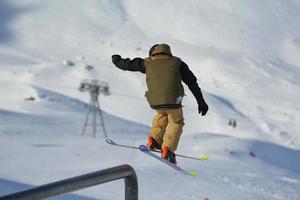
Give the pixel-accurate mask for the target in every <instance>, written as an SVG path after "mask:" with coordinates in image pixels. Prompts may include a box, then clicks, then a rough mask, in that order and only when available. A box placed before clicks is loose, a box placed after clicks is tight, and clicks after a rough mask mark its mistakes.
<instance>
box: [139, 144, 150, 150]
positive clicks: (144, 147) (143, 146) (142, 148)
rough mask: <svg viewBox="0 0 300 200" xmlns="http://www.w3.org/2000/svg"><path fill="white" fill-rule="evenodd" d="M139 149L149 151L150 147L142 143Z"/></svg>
mask: <svg viewBox="0 0 300 200" xmlns="http://www.w3.org/2000/svg"><path fill="white" fill-rule="evenodd" d="M139 150H141V151H149V149H148V147H146V146H145V145H140V146H139Z"/></svg>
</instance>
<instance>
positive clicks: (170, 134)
mask: <svg viewBox="0 0 300 200" xmlns="http://www.w3.org/2000/svg"><path fill="white" fill-rule="evenodd" d="M156 112H157V114H156V116H155V117H154V118H153V121H152V127H151V130H150V134H149V135H150V136H151V137H153V138H154V139H155V140H156V141H157V142H158V143H159V144H161V145H162V147H168V149H169V150H170V151H172V152H175V151H176V149H177V146H178V142H179V139H180V136H181V134H182V130H183V126H184V119H183V113H182V108H174V109H159V110H156Z"/></svg>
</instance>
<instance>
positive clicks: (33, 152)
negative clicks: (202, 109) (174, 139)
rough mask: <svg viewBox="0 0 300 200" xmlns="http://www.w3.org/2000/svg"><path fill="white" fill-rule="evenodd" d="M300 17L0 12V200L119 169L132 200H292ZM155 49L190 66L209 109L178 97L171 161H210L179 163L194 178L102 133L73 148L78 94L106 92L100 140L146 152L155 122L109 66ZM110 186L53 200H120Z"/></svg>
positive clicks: (67, 8) (196, 9) (248, 9)
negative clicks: (105, 86)
mask: <svg viewBox="0 0 300 200" xmlns="http://www.w3.org/2000/svg"><path fill="white" fill-rule="evenodd" d="M299 11H300V3H299V1H297V0H278V1H271V0H265V1H259V0H245V1H238V0H232V1H226V2H225V1H206V0H201V1H199V0H197V1H196V0H187V1H184V2H183V1H180V0H172V1H171V0H165V1H150V0H140V1H138V3H137V1H134V0H125V1H120V0H101V1H96V0H86V1H79V0H72V1H71V0H65V1H58V0H53V1H37V0H10V1H8V0H2V1H0V72H1V73H0V146H1V151H0V195H2V194H6V193H9V192H12V191H17V190H19V189H18V188H20V187H21V186H22V185H23V186H22V187H21V188H24V187H25V186H24V184H25V185H27V186H28V185H39V184H43V183H48V182H51V181H56V180H59V179H63V178H68V177H71V176H75V175H79V174H83V173H88V172H91V171H95V170H99V169H104V168H107V167H112V166H115V165H119V164H123V163H129V164H131V165H132V166H133V167H134V168H135V169H136V171H137V174H138V179H139V188H140V192H139V194H140V199H145V200H146V199H162V198H170V199H175V200H176V199H180V200H182V199H203V198H204V197H208V198H209V199H291V200H294V199H295V200H296V199H299V198H300V193H299V188H300V154H299V153H300V150H299V149H300V136H299V134H298V133H299V128H300V125H299V123H298V122H299V120H300V117H299V114H298V113H299V111H300V106H299V103H298V102H299V101H300V95H299V94H300V93H299V92H300V79H299V77H300V68H299V66H300V59H299V56H298V55H299V53H300V24H299V23H298V20H297V19H299V18H300V12H299ZM161 42H166V43H169V44H170V45H171V47H172V51H173V54H174V55H177V56H179V57H181V58H182V59H183V60H184V61H185V62H186V63H187V64H188V65H189V66H190V68H191V70H192V71H193V72H194V73H195V75H196V76H197V78H198V83H199V85H200V87H201V88H202V90H203V93H204V97H205V99H206V100H207V102H208V104H209V106H210V111H209V113H208V114H207V116H205V117H201V116H199V115H198V114H197V105H196V102H195V100H194V98H193V96H192V94H191V92H189V91H188V88H186V93H187V96H186V97H185V99H184V115H185V120H186V126H185V131H184V134H183V136H182V140H181V143H180V146H179V148H178V152H181V153H184V154H188V155H193V156H197V155H200V154H208V155H209V156H210V160H209V161H208V162H197V161H189V160H183V159H178V160H179V163H180V165H181V166H182V167H184V168H186V169H189V170H191V171H196V172H198V173H199V176H198V177H183V176H182V175H180V174H177V173H176V172H174V171H172V170H171V169H169V168H168V167H167V166H163V165H162V164H161V163H158V162H157V161H155V160H153V159H151V158H147V157H145V156H144V155H143V154H141V153H140V152H138V151H134V150H127V149H119V148H115V147H111V146H108V145H106V144H105V143H104V141H103V134H102V132H101V130H99V132H98V135H97V138H96V139H93V138H92V136H91V134H86V135H84V136H81V129H82V126H83V122H84V119H85V117H86V114H87V109H88V103H89V96H88V94H87V93H81V92H79V91H78V86H79V84H80V82H81V81H82V80H83V79H98V80H101V81H106V82H108V83H109V85H110V88H111V95H110V96H100V105H101V108H102V109H103V111H104V114H105V115H104V117H105V122H106V126H107V127H108V132H109V136H110V137H111V138H113V139H115V140H117V141H120V142H122V143H126V144H132V145H133V144H134V145H138V144H141V143H144V142H145V138H146V135H147V131H148V129H149V126H150V125H151V119H152V117H153V115H154V114H155V113H154V111H152V110H151V109H149V106H148V105H147V102H146V100H145V98H144V97H143V96H144V91H145V89H146V86H145V81H144V75H142V74H139V73H130V72H124V71H120V70H118V69H116V68H115V67H113V65H112V64H111V61H110V57H111V55H112V54H114V53H119V54H121V55H122V56H123V57H130V58H133V57H146V56H147V54H148V49H149V48H150V47H151V46H152V45H153V44H155V43H161ZM67 61H72V62H73V63H74V65H72V66H69V65H67V64H66V62H67ZM89 66H92V69H91V70H89ZM30 97H33V98H34V99H35V100H34V101H28V100H25V99H28V98H30ZM229 119H236V121H237V127H236V128H235V129H234V128H232V127H229V126H228V120H229ZM99 129H100V127H99ZM90 131H91V129H90ZM253 155H255V156H253ZM17 183H19V184H17ZM166 183H167V184H166ZM122 184H123V183H122V181H116V182H113V183H108V184H105V185H101V186H97V187H95V188H92V189H88V190H84V191H81V192H79V195H80V196H76V197H75V196H73V197H70V196H69V197H65V199H74V198H78V199H86V197H83V196H89V197H92V198H96V199H121V198H123V186H122ZM1 188H2V189H1ZM121 188H122V189H121Z"/></svg>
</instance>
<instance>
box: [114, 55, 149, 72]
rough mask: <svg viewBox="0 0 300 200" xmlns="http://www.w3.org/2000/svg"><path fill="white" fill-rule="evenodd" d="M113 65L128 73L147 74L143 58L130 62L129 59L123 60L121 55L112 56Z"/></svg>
mask: <svg viewBox="0 0 300 200" xmlns="http://www.w3.org/2000/svg"><path fill="white" fill-rule="evenodd" d="M111 60H112V63H113V64H114V65H115V66H116V67H118V68H119V69H122V70H127V71H138V72H142V73H145V72H146V69H145V63H144V59H142V58H134V59H132V60H130V59H129V58H125V59H124V58H122V57H121V56H120V55H112V57H111Z"/></svg>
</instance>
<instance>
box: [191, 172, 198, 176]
mask: <svg viewBox="0 0 300 200" xmlns="http://www.w3.org/2000/svg"><path fill="white" fill-rule="evenodd" d="M190 175H191V176H198V174H197V173H196V172H190Z"/></svg>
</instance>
